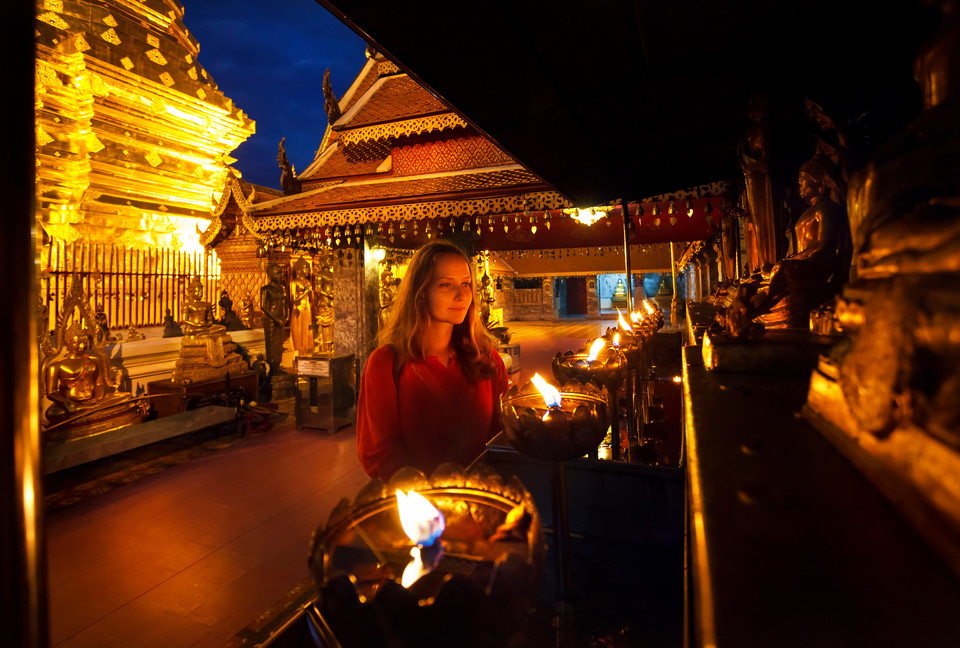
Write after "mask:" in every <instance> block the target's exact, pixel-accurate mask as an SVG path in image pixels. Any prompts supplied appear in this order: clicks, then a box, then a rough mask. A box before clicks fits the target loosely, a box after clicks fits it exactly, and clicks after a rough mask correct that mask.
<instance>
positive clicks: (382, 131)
mask: <svg viewBox="0 0 960 648" xmlns="http://www.w3.org/2000/svg"><path fill="white" fill-rule="evenodd" d="M466 126H467V122H465V121H464V120H463V119H461V118H460V116H459V115H455V114H454V113H443V114H440V115H431V116H429V117H417V118H416V119H407V120H404V121H399V122H391V123H388V124H375V125H373V126H365V127H363V128H357V129H353V130H348V131H345V132H341V133H340V139H341V141H343V143H344V144H345V145H347V146H349V145H351V144H360V143H363V142H368V141H377V140H381V139H385V138H390V137H402V136H404V135H408V136H409V135H420V134H423V133H432V132H435V131H436V132H439V131H444V130H450V129H452V128H457V127H466Z"/></svg>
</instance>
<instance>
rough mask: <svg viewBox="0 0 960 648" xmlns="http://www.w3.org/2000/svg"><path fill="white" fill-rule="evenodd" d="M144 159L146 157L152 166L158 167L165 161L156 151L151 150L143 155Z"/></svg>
mask: <svg viewBox="0 0 960 648" xmlns="http://www.w3.org/2000/svg"><path fill="white" fill-rule="evenodd" d="M143 159H145V160H146V161H147V163H148V164H149V165H150V166H152V167H158V166H160V163H161V162H163V158H161V157H160V156H159V155H158V154H157V152H156V151H150V152H149V153H147V154H146V155H144V156H143Z"/></svg>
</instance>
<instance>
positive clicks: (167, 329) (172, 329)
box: [163, 308, 183, 338]
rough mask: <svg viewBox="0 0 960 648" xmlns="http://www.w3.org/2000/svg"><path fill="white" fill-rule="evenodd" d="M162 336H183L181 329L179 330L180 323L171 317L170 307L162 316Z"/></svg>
mask: <svg viewBox="0 0 960 648" xmlns="http://www.w3.org/2000/svg"><path fill="white" fill-rule="evenodd" d="M163 337H165V338H168V337H183V331H182V330H180V324H179V322H177V320H175V319H174V318H173V315H172V314H171V313H170V309H169V308H168V309H167V315H166V317H164V318H163Z"/></svg>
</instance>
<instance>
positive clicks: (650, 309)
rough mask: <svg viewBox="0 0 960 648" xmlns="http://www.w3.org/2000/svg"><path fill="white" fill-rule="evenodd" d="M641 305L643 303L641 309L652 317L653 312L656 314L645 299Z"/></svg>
mask: <svg viewBox="0 0 960 648" xmlns="http://www.w3.org/2000/svg"><path fill="white" fill-rule="evenodd" d="M642 303H643V307H644V308H646V309H647V313H649V314H650V315H653V314H654V312H656V309H655V308H654V307H653V306H651V305H650V302H648V301H647V300H646V299H644V300H643V302H642Z"/></svg>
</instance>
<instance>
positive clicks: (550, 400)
mask: <svg viewBox="0 0 960 648" xmlns="http://www.w3.org/2000/svg"><path fill="white" fill-rule="evenodd" d="M530 382H532V383H533V384H534V385H536V387H537V389H539V390H540V395H541V396H543V402H544V403H545V404H546V406H547V407H560V400H561V399H560V390H558V389H557V388H556V387H554V386H553V385H551V384H550V383H548V382H547V381H546V380H544V379H543V377H542V376H541V375H540V374H538V373H535V374H533V378H531V379H530Z"/></svg>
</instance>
